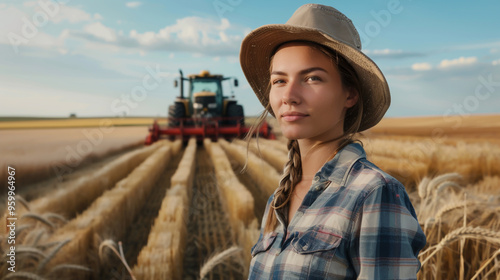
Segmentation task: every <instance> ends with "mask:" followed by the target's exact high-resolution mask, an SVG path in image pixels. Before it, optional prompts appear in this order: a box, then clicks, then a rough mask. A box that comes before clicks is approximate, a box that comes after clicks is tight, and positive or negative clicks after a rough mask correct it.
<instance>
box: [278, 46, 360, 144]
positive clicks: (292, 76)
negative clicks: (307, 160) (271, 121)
mask: <svg viewBox="0 0 500 280" xmlns="http://www.w3.org/2000/svg"><path fill="white" fill-rule="evenodd" d="M357 97H358V96H357V93H350V92H349V91H348V90H346V89H344V87H343V86H342V83H341V79H340V75H339V72H338V70H337V67H336V66H334V64H333V63H332V60H331V59H330V58H329V57H328V56H327V55H326V54H324V53H322V52H321V51H319V50H317V49H315V48H312V47H310V46H308V45H307V44H301V43H289V44H286V45H284V46H282V47H280V48H279V49H278V51H277V52H276V54H275V55H274V58H273V61H272V65H271V91H270V93H269V103H270V104H271V108H272V110H273V112H274V114H275V116H276V119H277V120H278V123H279V124H280V127H281V130H282V132H283V136H285V137H286V138H288V139H310V140H313V141H327V140H331V139H333V138H335V137H338V136H340V135H342V134H343V132H344V127H343V124H344V116H345V113H346V111H347V109H348V108H350V107H352V106H354V105H355V104H356V101H357Z"/></svg>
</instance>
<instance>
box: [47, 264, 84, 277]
mask: <svg viewBox="0 0 500 280" xmlns="http://www.w3.org/2000/svg"><path fill="white" fill-rule="evenodd" d="M63 269H71V270H79V271H86V272H91V271H92V269H90V268H88V267H85V266H83V265H78V264H60V265H56V266H55V267H54V268H52V269H51V270H50V272H49V275H52V274H54V273H56V272H58V271H59V270H63Z"/></svg>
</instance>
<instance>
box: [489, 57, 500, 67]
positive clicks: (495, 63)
mask: <svg viewBox="0 0 500 280" xmlns="http://www.w3.org/2000/svg"><path fill="white" fill-rule="evenodd" d="M491 64H492V65H493V66H497V65H500V59H497V60H493V61H492V62H491Z"/></svg>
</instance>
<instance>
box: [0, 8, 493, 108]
mask: <svg viewBox="0 0 500 280" xmlns="http://www.w3.org/2000/svg"><path fill="white" fill-rule="evenodd" d="M305 3H308V2H307V1H297V0H289V1H261V0H254V1H250V0H186V1H171V0H167V1H146V0H144V1H133V2H127V1H116V0H113V1H97V0H87V1H82V0H64V1H63V0H61V1H51V0H39V1H19V0H16V1H14V0H4V1H2V2H0V95H1V99H2V101H0V116H46V117H66V116H69V114H70V113H76V114H77V115H78V116H81V117H90V116H122V115H125V114H126V115H127V116H166V114H167V107H168V105H170V104H172V102H173V100H174V98H175V96H177V95H178V89H176V88H174V87H173V80H174V79H175V78H177V77H178V76H179V72H178V70H179V69H182V70H183V72H184V74H190V73H199V72H200V71H201V70H203V69H208V70H210V71H211V72H212V73H219V74H224V75H227V76H234V77H236V78H238V80H239V82H240V86H239V87H237V88H229V87H228V88H227V93H228V94H230V92H231V91H232V92H233V93H234V95H235V96H236V98H237V99H238V100H239V102H241V103H242V104H243V105H244V107H245V113H246V114H247V115H257V114H258V113H260V112H261V110H262V108H261V105H260V103H259V102H258V101H257V98H256V97H255V96H254V94H253V93H252V91H251V89H250V87H249V85H248V83H247V82H246V80H245V77H244V75H243V72H242V71H241V68H240V65H239V60H238V52H239V48H240V44H241V40H242V39H243V38H244V36H245V35H246V34H247V33H248V32H250V31H251V30H252V29H255V28H257V27H259V26H262V25H265V24H271V23H285V22H286V21H287V20H288V18H289V17H290V16H291V15H292V13H293V12H294V11H295V10H296V9H297V8H298V7H299V6H301V5H302V4H305ZM316 3H320V4H326V5H330V6H333V7H335V8H337V9H338V10H340V11H341V12H343V13H345V14H346V15H347V16H348V17H349V18H351V19H352V21H353V23H354V25H355V26H356V28H357V29H358V31H359V33H360V34H361V37H362V43H363V51H364V52H365V53H366V54H367V55H368V56H370V57H371V58H372V59H373V60H374V61H375V62H376V63H377V64H378V65H379V67H380V68H381V69H382V71H383V72H384V74H385V76H386V78H387V80H388V82H389V86H390V89H391V95H392V104H391V107H390V109H389V111H388V112H387V114H386V116H388V117H403V116H427V115H435V116H448V115H455V114H459V115H465V114H484V113H500V109H499V108H500V31H499V29H498V27H499V26H500V17H499V16H498V11H500V2H499V1H496V0H495V1H494V0H489V1H474V2H472V1H423V0H421V1H418V0H375V1H347V0H345V1H340V0H339V1H317V2H316Z"/></svg>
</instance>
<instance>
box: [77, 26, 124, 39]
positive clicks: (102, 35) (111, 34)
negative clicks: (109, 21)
mask: <svg viewBox="0 0 500 280" xmlns="http://www.w3.org/2000/svg"><path fill="white" fill-rule="evenodd" d="M84 31H85V32H87V33H88V34H91V35H93V36H95V37H96V38H99V39H102V40H104V41H106V42H115V41H116V40H117V35H116V32H115V30H113V29H111V28H109V27H107V26H104V25H103V24H102V23H100V22H95V23H91V24H88V25H86V26H85V27H84Z"/></svg>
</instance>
